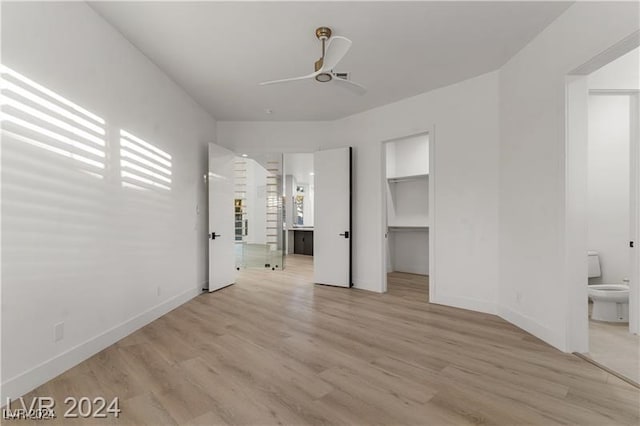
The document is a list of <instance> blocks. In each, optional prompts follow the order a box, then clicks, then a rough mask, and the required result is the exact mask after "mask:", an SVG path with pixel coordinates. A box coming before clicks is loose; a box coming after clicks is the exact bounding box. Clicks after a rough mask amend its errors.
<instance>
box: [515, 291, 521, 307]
mask: <svg viewBox="0 0 640 426" xmlns="http://www.w3.org/2000/svg"><path fill="white" fill-rule="evenodd" d="M516 302H518V304H520V302H522V293H521V292H519V291H516Z"/></svg>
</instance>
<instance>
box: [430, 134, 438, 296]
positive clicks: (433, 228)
mask: <svg viewBox="0 0 640 426" xmlns="http://www.w3.org/2000/svg"><path fill="white" fill-rule="evenodd" d="M437 176H438V173H437V168H436V126H435V125H433V126H432V127H431V129H430V130H429V184H428V185H429V189H428V191H429V204H428V206H429V223H428V225H429V302H430V303H435V302H434V300H435V299H436V297H437V294H438V292H437V290H436V289H437V286H436V281H437V280H436V231H437V229H438V227H437V226H436V179H437Z"/></svg>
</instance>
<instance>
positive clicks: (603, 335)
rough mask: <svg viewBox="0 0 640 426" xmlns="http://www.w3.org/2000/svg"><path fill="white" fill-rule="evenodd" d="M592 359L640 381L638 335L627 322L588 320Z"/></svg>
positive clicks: (639, 342) (639, 344) (590, 355)
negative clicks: (630, 329)
mask: <svg viewBox="0 0 640 426" xmlns="http://www.w3.org/2000/svg"><path fill="white" fill-rule="evenodd" d="M587 356H589V357H590V358H591V359H593V360H594V361H596V362H598V363H600V364H602V365H604V366H605V367H607V368H610V369H611V370H613V371H615V372H617V373H619V374H622V375H623V376H625V377H627V378H628V379H630V380H632V381H634V382H635V383H640V337H639V336H638V335H635V334H631V333H629V324H628V323H624V324H621V323H609V322H600V321H593V320H589V353H588V354H587Z"/></svg>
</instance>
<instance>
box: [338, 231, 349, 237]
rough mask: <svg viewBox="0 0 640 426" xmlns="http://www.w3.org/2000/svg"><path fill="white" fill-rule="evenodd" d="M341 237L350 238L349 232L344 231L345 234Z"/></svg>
mask: <svg viewBox="0 0 640 426" xmlns="http://www.w3.org/2000/svg"><path fill="white" fill-rule="evenodd" d="M340 236H341V237H345V238H349V231H344V234H340Z"/></svg>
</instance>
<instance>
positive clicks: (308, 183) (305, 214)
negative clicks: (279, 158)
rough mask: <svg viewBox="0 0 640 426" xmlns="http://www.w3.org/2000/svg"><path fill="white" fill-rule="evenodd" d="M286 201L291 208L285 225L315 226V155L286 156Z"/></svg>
mask: <svg viewBox="0 0 640 426" xmlns="http://www.w3.org/2000/svg"><path fill="white" fill-rule="evenodd" d="M284 161H285V173H286V184H285V191H286V199H287V201H288V202H289V206H290V207H289V208H288V211H287V216H288V217H286V218H285V223H286V224H287V225H288V226H289V227H294V228H295V227H303V226H304V227H312V226H313V200H314V175H313V154H309V153H304V154H285V159H284Z"/></svg>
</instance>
